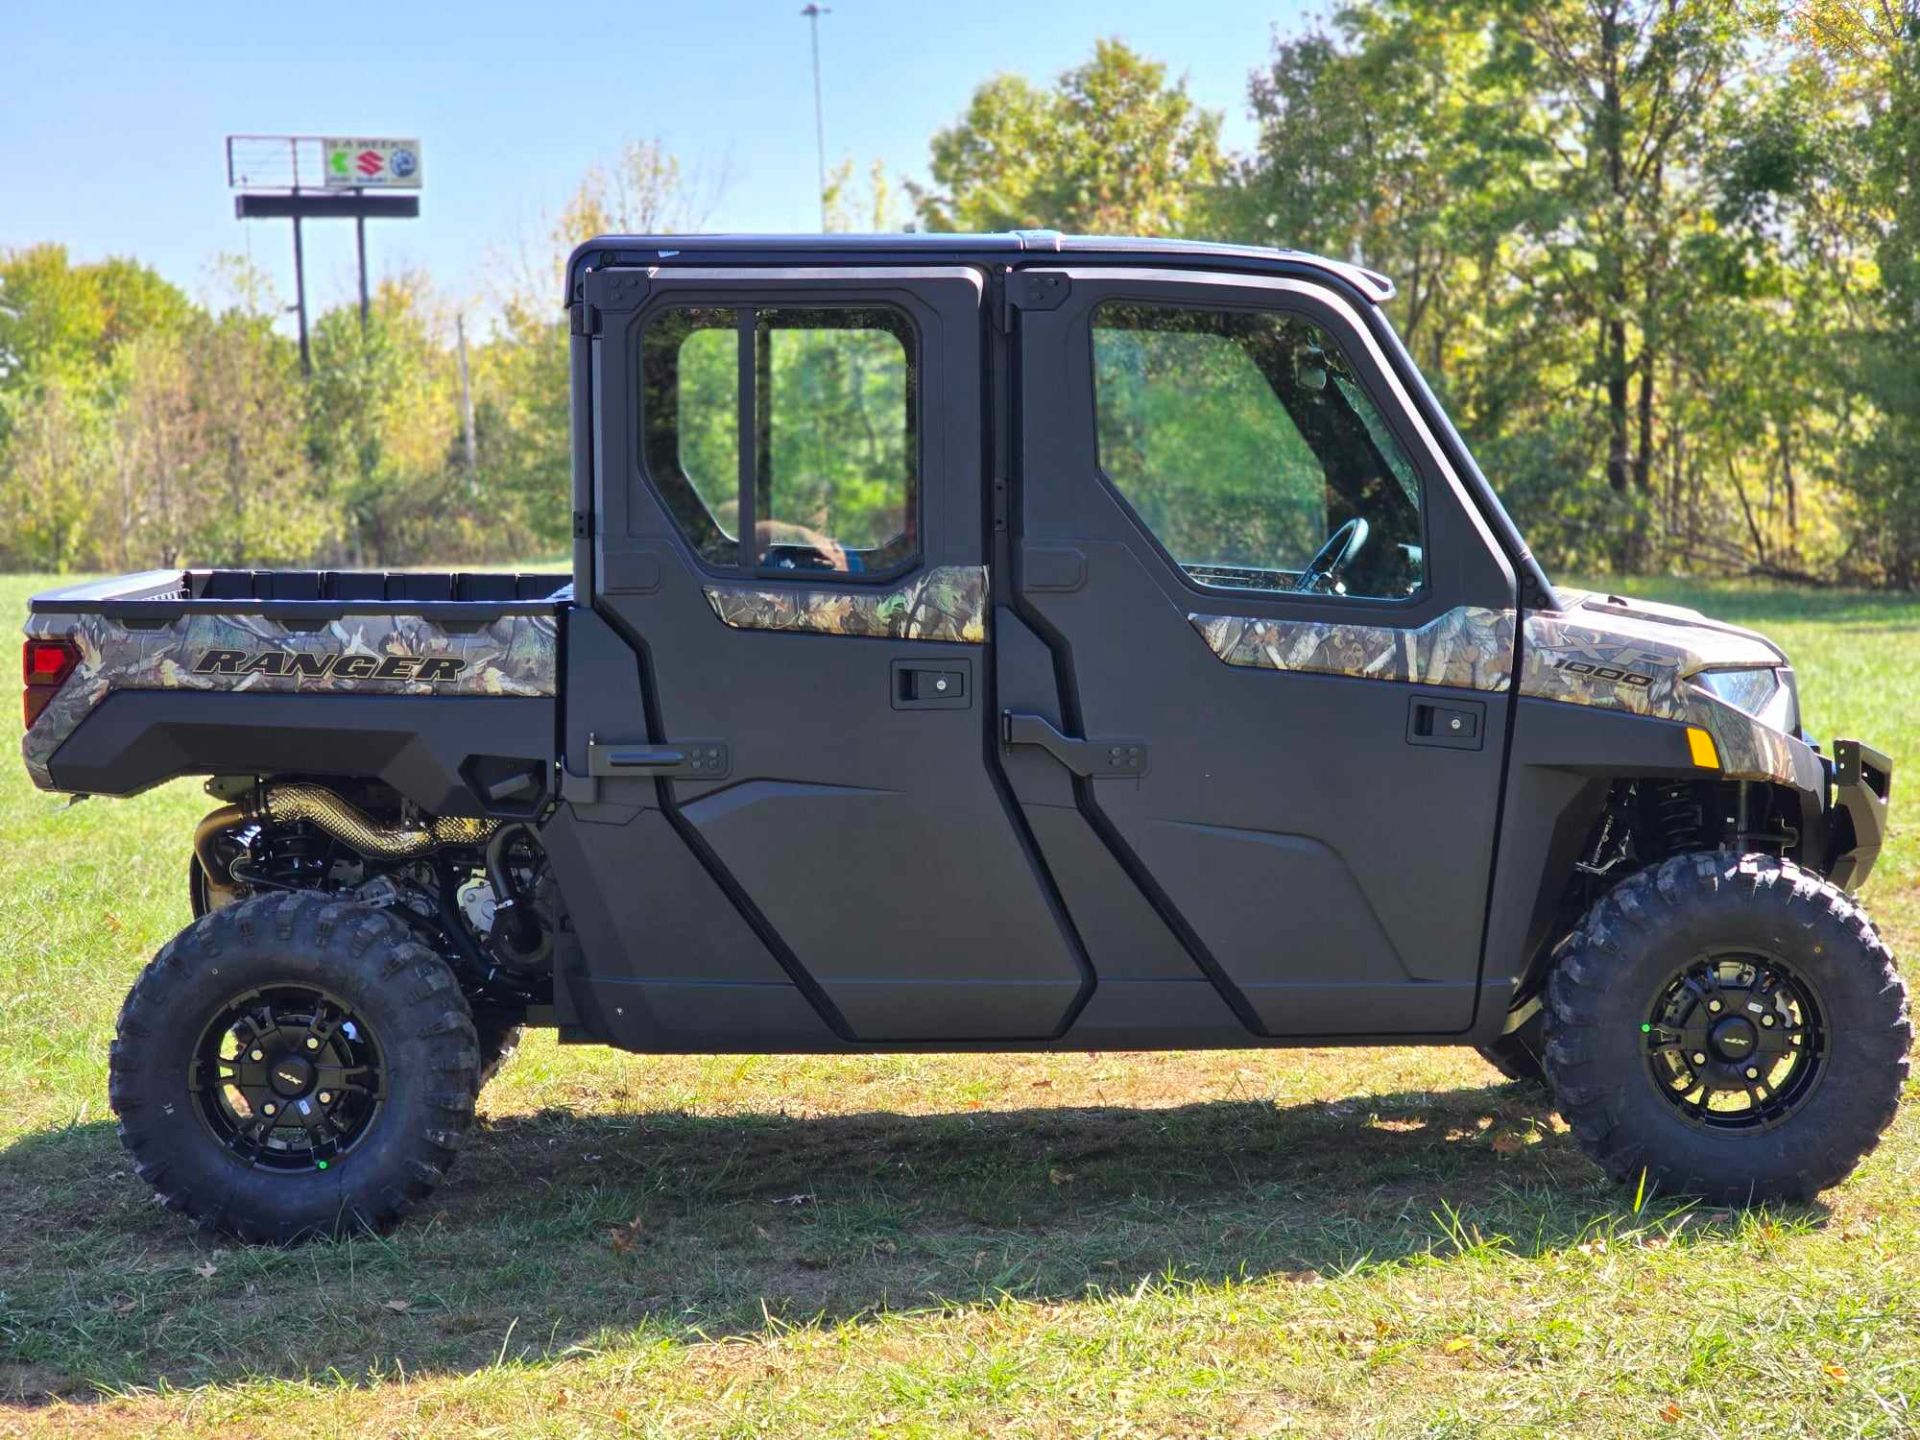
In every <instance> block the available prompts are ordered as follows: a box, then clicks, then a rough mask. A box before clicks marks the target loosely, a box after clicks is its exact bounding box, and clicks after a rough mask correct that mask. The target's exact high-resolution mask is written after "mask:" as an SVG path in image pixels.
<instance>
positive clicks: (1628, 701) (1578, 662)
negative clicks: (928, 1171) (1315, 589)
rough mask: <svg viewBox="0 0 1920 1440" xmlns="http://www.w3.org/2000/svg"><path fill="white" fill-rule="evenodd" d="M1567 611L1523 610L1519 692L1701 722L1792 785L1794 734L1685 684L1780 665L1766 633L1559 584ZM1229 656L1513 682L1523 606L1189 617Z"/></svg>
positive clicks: (1424, 679) (1758, 773) (1490, 685)
mask: <svg viewBox="0 0 1920 1440" xmlns="http://www.w3.org/2000/svg"><path fill="white" fill-rule="evenodd" d="M1560 600H1561V603H1562V604H1563V605H1564V606H1565V607H1566V609H1565V610H1564V611H1562V612H1561V613H1558V614H1533V615H1529V616H1527V618H1526V622H1525V633H1524V636H1523V639H1524V642H1525V643H1524V645H1523V647H1522V651H1521V655H1522V658H1521V667H1520V684H1519V689H1520V693H1521V694H1522V695H1524V696H1527V697H1529V698H1531V699H1535V700H1552V701H1555V702H1558V703H1560V704H1567V705H1596V706H1601V707H1603V708H1607V709H1614V710H1626V711H1630V712H1631V713H1633V714H1635V715H1646V716H1649V717H1651V718H1653V719H1657V720H1675V721H1679V722H1681V723H1683V724H1688V725H1698V726H1700V727H1701V728H1702V729H1704V730H1705V731H1706V732H1707V733H1708V734H1709V735H1711V736H1713V743H1714V745H1715V746H1716V747H1717V748H1718V750H1719V752H1720V766H1721V773H1722V774H1724V775H1726V776H1727V778H1729V779H1733V780H1771V781H1778V782H1780V783H1783V784H1789V785H1791V784H1793V783H1795V782H1794V764H1793V748H1792V747H1793V742H1792V741H1791V740H1790V739H1789V738H1788V737H1787V736H1786V735H1784V734H1782V733H1781V732H1780V731H1778V730H1775V729H1773V728H1772V727H1771V726H1768V725H1765V724H1762V723H1761V722H1759V721H1758V720H1755V719H1753V718H1752V717H1751V716H1749V715H1747V714H1745V713H1744V712H1742V711H1740V710H1737V709H1735V708H1734V707H1733V706H1731V705H1729V704H1727V703H1726V702H1725V701H1723V700H1721V699H1720V698H1719V697H1717V696H1714V695H1710V694H1708V693H1707V692H1706V691H1704V690H1702V689H1700V688H1699V687H1698V686H1696V685H1692V684H1690V683H1688V682H1689V681H1690V679H1691V678H1692V677H1693V676H1695V675H1697V674H1699V673H1700V672H1701V671H1702V670H1713V669H1736V668H1748V667H1772V666H1777V665H1781V664H1784V663H1785V657H1784V656H1783V655H1782V654H1781V653H1780V652H1779V650H1777V649H1776V648H1775V647H1774V646H1773V645H1771V644H1770V643H1768V642H1767V641H1766V640H1764V639H1762V638H1761V637H1760V636H1758V635H1754V634H1751V633H1749V632H1747V631H1743V630H1735V629H1732V628H1729V627H1723V626H1718V625H1714V624H1712V623H1711V622H1709V621H1707V620H1706V619H1705V617H1703V616H1701V615H1698V614H1697V613H1695V612H1693V611H1690V610H1682V609H1680V608H1678V607H1675V606H1664V605H1643V604H1638V603H1636V602H1628V603H1626V604H1625V605H1616V604H1612V603H1609V602H1608V601H1606V600H1605V599H1604V598H1602V597H1598V596H1590V595H1587V594H1586V593H1584V592H1578V591H1562V592H1560ZM1187 619H1188V621H1189V622H1191V624H1192V625H1193V627H1194V629H1196V630H1197V631H1199V632H1200V635H1201V637H1202V638H1203V639H1205V640H1206V642H1207V644H1208V645H1209V646H1210V647H1211V648H1212V650H1213V653H1214V654H1215V655H1217V656H1219V657H1220V658H1221V659H1222V660H1224V661H1226V663H1227V664H1229V665H1242V666H1250V667H1255V668H1260V669H1266V670H1282V671H1289V672H1296V673H1301V674H1310V675H1344V676H1349V677H1352V678H1355V679H1371V680H1399V681H1410V682H1413V683H1415V684H1421V685H1437V686H1450V687H1454V688H1457V689H1465V690H1495V691H1498V690H1505V689H1507V688H1508V687H1509V686H1510V685H1511V683H1512V679H1513V676H1512V668H1513V627H1514V613H1513V611H1511V610H1487V609H1479V608H1475V607H1471V606H1461V607H1458V608H1456V609H1453V610H1449V611H1447V612H1446V614H1444V615H1441V616H1439V617H1438V618H1437V619H1434V620H1431V621H1429V622H1428V623H1427V624H1425V625H1422V626H1420V627H1419V628H1418V629H1410V630H1399V629H1394V628H1393V627H1391V626H1385V625H1341V624H1329V623H1326V622H1324V621H1307V620H1267V619H1255V618H1252V617H1250V616H1241V615H1189V616H1188V617H1187Z"/></svg>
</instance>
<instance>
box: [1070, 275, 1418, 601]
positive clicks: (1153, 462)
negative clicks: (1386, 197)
mask: <svg viewBox="0 0 1920 1440" xmlns="http://www.w3.org/2000/svg"><path fill="white" fill-rule="evenodd" d="M1093 367H1094V410H1095V416H1096V427H1097V439H1098V443H1099V451H1100V466H1101V469H1102V470H1103V471H1104V472H1105V473H1106V476H1107V478H1108V480H1109V481H1111V482H1112V484H1113V485H1114V486H1115V488H1117V489H1118V490H1119V491H1120V493H1121V494H1122V495H1123V496H1124V497H1125V498H1126V500H1127V503H1128V504H1130V505H1131V506H1132V507H1133V509H1134V512H1135V513H1136V514H1137V515H1138V516H1139V517H1140V520H1141V522H1142V523H1143V524H1145V526H1146V527H1147V529H1148V530H1150V531H1151V532H1152V533H1153V535H1154V537H1155V538H1156V539H1157V540H1158V541H1159V542H1160V544H1161V545H1162V546H1163V547H1165V549H1166V550H1167V551H1168V552H1169V553H1170V554H1171V555H1172V556H1173V558H1174V560H1175V561H1176V562H1178V564H1179V565H1180V566H1181V568H1182V569H1184V570H1185V571H1186V572H1187V574H1188V575H1189V576H1190V577H1191V578H1192V579H1193V580H1194V581H1195V582H1196V583H1198V584H1201V585H1207V586H1218V587H1226V588H1231V589H1240V590H1266V591H1286V590H1307V591H1312V592H1316V593H1327V594H1343V595H1358V596H1369V597H1377V598H1399V597H1403V596H1407V595H1411V594H1413V593H1414V592H1415V591H1417V590H1418V589H1419V588H1420V586H1421V584H1422V582H1423V580H1424V578H1425V569H1424V563H1423V556H1422V553H1421V522H1420V484H1419V479H1418V477H1417V476H1416V474H1415V473H1414V469H1413V466H1412V464H1411V463H1410V462H1409V460H1408V458H1407V456H1406V454H1405V452H1404V451H1403V450H1402V449H1401V447H1400V444H1399V442H1398V441H1397V440H1396V439H1395V438H1394V435H1393V432H1392V430H1391V429H1390V428H1389V427H1388V425H1387V423H1386V421H1385V419H1384V417H1383V416H1381V414H1380V413H1379V411H1378V410H1377V409H1376V407H1375V406H1374V404H1373V402H1372V400H1370V399H1369V398H1368V397H1367V394H1366V392H1365V391H1364V390H1363V389H1362V388H1361V386H1360V384H1359V381H1358V378H1357V377H1356V376H1355V375H1354V373H1353V371H1352V369H1351V368H1350V367H1349V366H1348V364H1347V362H1346V359H1345V357H1344V356H1342V355H1341V353H1340V351H1339V349H1338V347H1337V346H1336V345H1335V344H1334V343H1333V341H1332V339H1331V337H1329V336H1328V335H1327V334H1326V333H1325V332H1324V331H1323V330H1321V329H1320V328H1319V327H1318V326H1316V325H1314V324H1312V323H1311V322H1310V321H1307V320H1304V319H1302V318H1300V317H1298V316H1293V315H1285V314H1280V313H1277V312H1272V311H1237V310H1206V309H1198V308H1188V307H1183V306H1173V305H1149V304H1139V303H1134V302H1118V303H1116V302H1112V301H1109V302H1106V303H1104V304H1102V305H1100V306H1099V307H1098V308H1097V309H1096V310H1095V311H1094V316H1093Z"/></svg>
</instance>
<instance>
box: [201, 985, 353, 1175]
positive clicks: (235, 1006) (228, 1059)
mask: <svg viewBox="0 0 1920 1440" xmlns="http://www.w3.org/2000/svg"><path fill="white" fill-rule="evenodd" d="M187 1085H188V1088H189V1089H190V1090H191V1091H192V1092H193V1097H194V1101H195V1104H196V1107H197V1109H198V1110H199V1113H200V1118H201V1120H202V1122H203V1123H204V1124H205V1125H206V1126H207V1128H208V1129H209V1130H210V1131H212V1133H213V1136H214V1138H215V1139H217V1140H218V1141H219V1142H220V1143H221V1144H222V1145H223V1146H225V1147H226V1148H227V1149H228V1150H230V1151H232V1152H233V1153H234V1154H235V1155H236V1156H238V1157H239V1158H240V1159H242V1160H244V1161H245V1162H246V1163H247V1164H248V1165H249V1166H250V1167H258V1168H260V1169H265V1170H281V1171H311V1170H326V1169H328V1168H330V1167H331V1166H332V1165H333V1163H334V1162H335V1161H337V1160H338V1159H339V1158H340V1157H341V1156H343V1155H345V1154H347V1153H348V1152H349V1151H351V1150H352V1149H353V1147H354V1146H355V1145H357V1144H359V1143H360V1141H362V1140H363V1139H365V1138H366V1135H367V1132H368V1131H369V1130H370V1129H371V1128H372V1126H373V1122H374V1120H375V1118H376V1117H377V1116H378V1115H379V1113H380V1107H381V1105H382V1103H383V1102H384V1101H385V1098H386V1093H387V1072H386V1062H385V1059H384V1057H383V1053H382V1051H381V1048H380V1046H379V1044H378V1042H377V1041H376V1040H375V1038H374V1034H373V1031H372V1029H371V1028H370V1027H369V1026H368V1025H367V1023H366V1022H365V1021H364V1020H362V1019H361V1018H359V1017H358V1016H356V1015H355V1014H354V1013H353V1012H352V1011H351V1010H350V1009H349V1008H348V1007H347V1005H346V1004H345V1003H344V1002H342V1001H341V1000H340V999H339V998H338V997H336V996H333V995H330V994H328V993H327V992H326V991H324V990H319V989H316V988H314V987H312V986H307V985H276V986H272V987H269V988H266V989H261V990H250V991H248V992H247V993H246V994H244V995H239V996H236V997H234V999H232V1000H231V1001H229V1002H228V1003H227V1004H226V1005H225V1006H223V1007H222V1008H221V1010H220V1011H219V1012H218V1013H217V1014H216V1015H215V1016H214V1017H213V1019H212V1020H210V1021H209V1022H208V1023H207V1026H206V1028H205V1029H204V1030H203V1031H202V1032H201V1034H200V1039H199V1041H198V1043H197V1044H196V1045H195V1046H194V1052H193V1059H192V1061H191V1063H190V1066H189V1072H188V1077H187Z"/></svg>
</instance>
